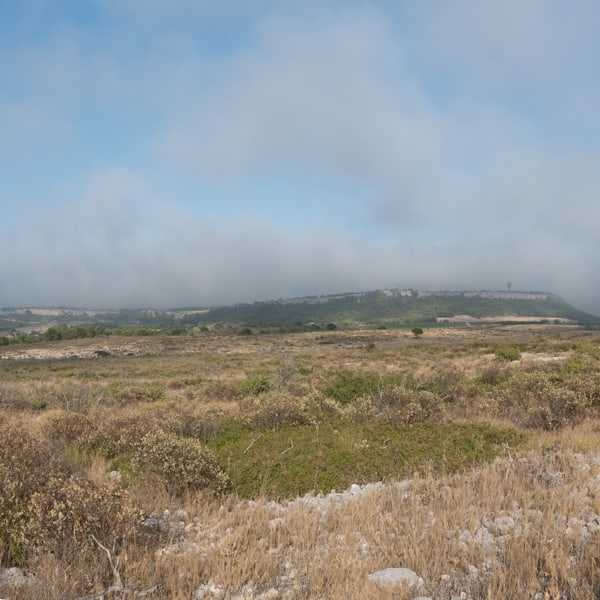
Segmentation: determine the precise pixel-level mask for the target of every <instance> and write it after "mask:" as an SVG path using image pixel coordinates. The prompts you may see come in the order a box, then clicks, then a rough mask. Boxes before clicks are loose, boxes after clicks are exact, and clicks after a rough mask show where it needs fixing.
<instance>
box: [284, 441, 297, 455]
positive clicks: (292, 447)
mask: <svg viewBox="0 0 600 600" xmlns="http://www.w3.org/2000/svg"><path fill="white" fill-rule="evenodd" d="M294 448H295V446H294V440H290V447H289V448H286V449H285V450H284V451H283V452H282V453H281V454H285V453H286V452H289V451H290V450H293V449H294Z"/></svg>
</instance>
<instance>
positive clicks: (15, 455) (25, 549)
mask: <svg viewBox="0 0 600 600" xmlns="http://www.w3.org/2000/svg"><path fill="white" fill-rule="evenodd" d="M0 438H1V439H2V445H0V479H1V481H2V485H1V486H0V564H2V565H8V566H25V565H26V564H27V562H28V561H29V559H30V558H31V556H32V555H33V554H40V553H50V552H51V553H53V554H54V555H56V556H59V555H64V554H68V553H69V552H72V551H75V550H74V548H78V549H79V551H80V550H81V548H82V547H85V545H89V546H91V545H93V542H92V538H91V535H92V534H94V535H96V536H97V537H99V538H102V539H116V538H117V537H121V536H125V535H128V534H129V533H132V532H133V531H134V530H135V528H136V526H137V524H138V523H139V517H140V514H139V512H138V511H136V510H135V509H134V508H133V506H132V505H131V504H130V502H129V501H128V499H127V496H126V494H125V492H124V491H123V490H121V489H120V488H118V487H115V486H108V485H96V484H95V483H92V482H91V481H88V480H86V479H85V478H83V477H81V476H78V475H77V474H75V473H74V472H72V471H71V469H70V467H69V466H68V464H67V462H66V461H64V460H61V458H60V455H57V454H56V452H54V451H53V449H52V448H51V447H50V446H49V445H48V444H47V443H46V442H44V441H43V440H38V439H37V438H35V437H33V436H32V435H31V434H30V433H28V432H27V431H26V430H24V429H22V428H19V427H16V426H2V427H0ZM82 545H83V546H82Z"/></svg>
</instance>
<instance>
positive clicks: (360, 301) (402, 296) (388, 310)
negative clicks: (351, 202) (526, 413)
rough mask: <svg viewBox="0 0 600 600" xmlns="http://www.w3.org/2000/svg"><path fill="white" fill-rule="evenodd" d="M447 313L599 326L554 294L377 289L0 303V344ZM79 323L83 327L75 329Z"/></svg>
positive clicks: (285, 328) (299, 327)
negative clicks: (156, 300)
mask: <svg viewBox="0 0 600 600" xmlns="http://www.w3.org/2000/svg"><path fill="white" fill-rule="evenodd" d="M455 315H468V316H469V317H471V318H472V319H473V320H474V321H476V320H477V319H493V318H497V319H502V320H503V321H504V322H505V324H508V323H509V322H510V317H511V316H512V317H515V319H517V318H518V319H519V321H522V318H525V317H531V318H532V319H533V320H539V319H548V320H549V321H552V320H554V319H569V320H572V321H575V322H577V323H579V324H581V325H584V326H587V327H595V326H600V318H599V317H596V316H594V315H590V314H587V313H585V312H583V311H581V310H578V309H576V308H574V307H572V306H571V305H570V304H568V303H567V302H566V301H565V300H563V299H562V298H561V297H560V296H557V295H555V294H547V293H542V292H511V293H509V292H418V291H406V290H405V291H400V290H383V291H372V292H361V293H348V294H338V295H335V296H313V297H305V298H295V299H289V300H273V301H267V302H255V303H252V304H237V305H235V306H218V307H213V308H210V309H192V308H189V309H181V310H172V311H165V310H154V309H124V310H114V311H84V310H76V309H55V310H46V311H44V310H39V309H26V310H23V309H1V310H0V332H4V334H5V335H4V337H5V338H6V340H5V341H4V343H9V342H11V341H13V342H14V341H37V340H40V339H44V337H41V336H42V334H43V333H44V332H45V331H46V330H47V329H48V328H50V329H52V332H51V333H50V334H48V335H51V336H53V337H52V338H51V339H53V340H55V339H74V338H76V337H79V338H81V337H89V332H90V331H91V330H92V328H101V329H97V331H101V330H103V331H102V334H103V335H104V334H109V333H114V332H116V333H123V334H126V335H153V334H154V333H164V334H168V335H180V334H181V333H185V332H188V331H189V330H190V329H192V328H194V327H198V329H202V328H208V329H212V328H219V329H223V328H227V327H238V333H243V334H247V335H251V334H255V333H267V332H274V331H275V332H280V333H286V332H289V333H291V332H296V333H297V332H304V331H320V330H325V331H327V330H331V329H332V328H333V329H337V328H340V327H341V328H354V327H372V328H377V327H389V328H396V327H408V328H409V329H410V328H414V327H415V326H420V327H434V326H436V325H437V321H438V320H439V319H451V318H452V317H454V316H455ZM507 319H508V321H507ZM452 325H453V326H464V325H462V324H460V323H453V324H452ZM82 327H83V328H85V329H86V331H82V330H81V328H82ZM36 332H37V333H36ZM9 333H10V335H8V334H9ZM99 334H100V333H97V335H99ZM58 336H60V337H58ZM46 339H48V338H47V337H46Z"/></svg>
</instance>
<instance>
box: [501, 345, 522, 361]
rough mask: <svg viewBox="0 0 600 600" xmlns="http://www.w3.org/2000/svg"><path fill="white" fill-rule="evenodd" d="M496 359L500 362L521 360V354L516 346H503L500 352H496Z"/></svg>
mask: <svg viewBox="0 0 600 600" xmlns="http://www.w3.org/2000/svg"><path fill="white" fill-rule="evenodd" d="M496 358H497V359H498V360H506V361H513V360H520V359H521V352H520V350H519V349H518V348H515V347H514V346H503V347H502V348H498V350H496Z"/></svg>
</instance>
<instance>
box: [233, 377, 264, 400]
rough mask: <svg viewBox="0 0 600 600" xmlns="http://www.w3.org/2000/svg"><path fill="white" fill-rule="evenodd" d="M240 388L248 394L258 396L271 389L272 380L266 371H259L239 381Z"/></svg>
mask: <svg viewBox="0 0 600 600" xmlns="http://www.w3.org/2000/svg"><path fill="white" fill-rule="evenodd" d="M238 388H239V390H240V391H241V392H242V393H243V394H246V395H250V396H258V395H260V394H265V393H266V392H268V391H269V390H270V389H271V382H270V381H269V377H268V375H267V374H266V373H259V374H257V375H253V376H251V377H248V378H247V379H245V380H244V381H240V382H239V383H238Z"/></svg>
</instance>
